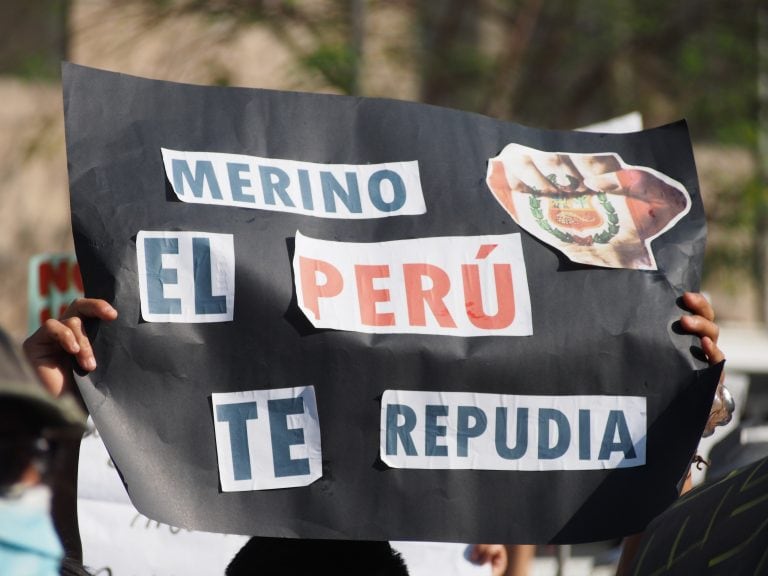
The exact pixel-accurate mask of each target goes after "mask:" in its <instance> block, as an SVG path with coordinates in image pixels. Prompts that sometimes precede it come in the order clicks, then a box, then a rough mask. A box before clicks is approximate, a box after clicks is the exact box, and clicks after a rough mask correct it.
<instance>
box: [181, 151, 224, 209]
mask: <svg viewBox="0 0 768 576" xmlns="http://www.w3.org/2000/svg"><path fill="white" fill-rule="evenodd" d="M171 169H172V170H173V188H174V190H176V193H177V194H179V195H180V196H183V195H184V182H185V181H186V182H187V184H189V189H190V190H191V191H192V195H193V196H194V197H195V198H202V196H203V191H204V189H205V183H206V182H208V189H209V190H210V191H211V197H212V198H215V199H216V200H221V190H220V189H219V182H218V180H216V172H214V170H213V164H212V163H211V161H210V160H198V161H197V163H196V165H195V174H194V176H193V175H192V170H191V169H190V168H189V164H187V161H186V160H181V159H180V158H174V159H173V160H172V161H171ZM230 177H231V175H230Z"/></svg>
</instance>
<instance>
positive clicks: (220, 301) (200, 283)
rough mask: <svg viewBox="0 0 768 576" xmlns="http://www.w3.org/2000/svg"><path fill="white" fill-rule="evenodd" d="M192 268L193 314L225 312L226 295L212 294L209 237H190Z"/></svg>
mask: <svg viewBox="0 0 768 576" xmlns="http://www.w3.org/2000/svg"><path fill="white" fill-rule="evenodd" d="M192 269H193V271H194V282H195V314H219V313H221V314H223V313H226V311H227V297H226V296H214V295H213V286H212V282H211V240H210V239H209V238H193V239H192Z"/></svg>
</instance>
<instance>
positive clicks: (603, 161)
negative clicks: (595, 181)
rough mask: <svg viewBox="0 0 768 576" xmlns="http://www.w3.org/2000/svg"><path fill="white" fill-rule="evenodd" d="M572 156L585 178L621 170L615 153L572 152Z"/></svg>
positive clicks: (572, 160)
mask: <svg viewBox="0 0 768 576" xmlns="http://www.w3.org/2000/svg"><path fill="white" fill-rule="evenodd" d="M570 158H571V162H573V164H574V166H575V167H576V169H577V170H578V171H579V172H580V173H581V175H582V176H584V178H588V177H590V176H597V175H598V174H607V173H609V172H616V171H617V170H621V164H620V163H619V160H618V158H616V156H615V155H614V154H571V156H570Z"/></svg>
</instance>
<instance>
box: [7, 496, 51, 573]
mask: <svg viewBox="0 0 768 576" xmlns="http://www.w3.org/2000/svg"><path fill="white" fill-rule="evenodd" d="M63 556H64V549H63V548H62V546H61V542H60V541H59V537H58V535H57V534H56V530H55V528H54V527H53V521H52V520H51V490H50V488H48V487H47V486H45V485H37V486H33V487H31V488H26V489H25V490H23V491H22V492H21V494H20V495H18V496H15V495H10V496H3V497H0V566H2V567H3V574H29V575H30V576H52V575H58V574H59V566H60V564H61V559H62V557H63Z"/></svg>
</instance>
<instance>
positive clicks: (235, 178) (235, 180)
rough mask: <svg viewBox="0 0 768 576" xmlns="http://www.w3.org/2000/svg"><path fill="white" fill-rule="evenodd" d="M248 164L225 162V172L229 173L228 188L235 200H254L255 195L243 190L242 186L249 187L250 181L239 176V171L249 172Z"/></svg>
mask: <svg viewBox="0 0 768 576" xmlns="http://www.w3.org/2000/svg"><path fill="white" fill-rule="evenodd" d="M249 171H250V167H249V166H248V164H238V163H237V162H227V174H228V175H229V189H230V190H231V191H232V200H235V201H237V202H252V203H253V202H256V197H255V196H253V195H252V194H246V193H245V192H243V188H246V187H247V188H250V187H251V181H250V180H248V179H247V178H242V177H241V176H240V173H241V172H249Z"/></svg>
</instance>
